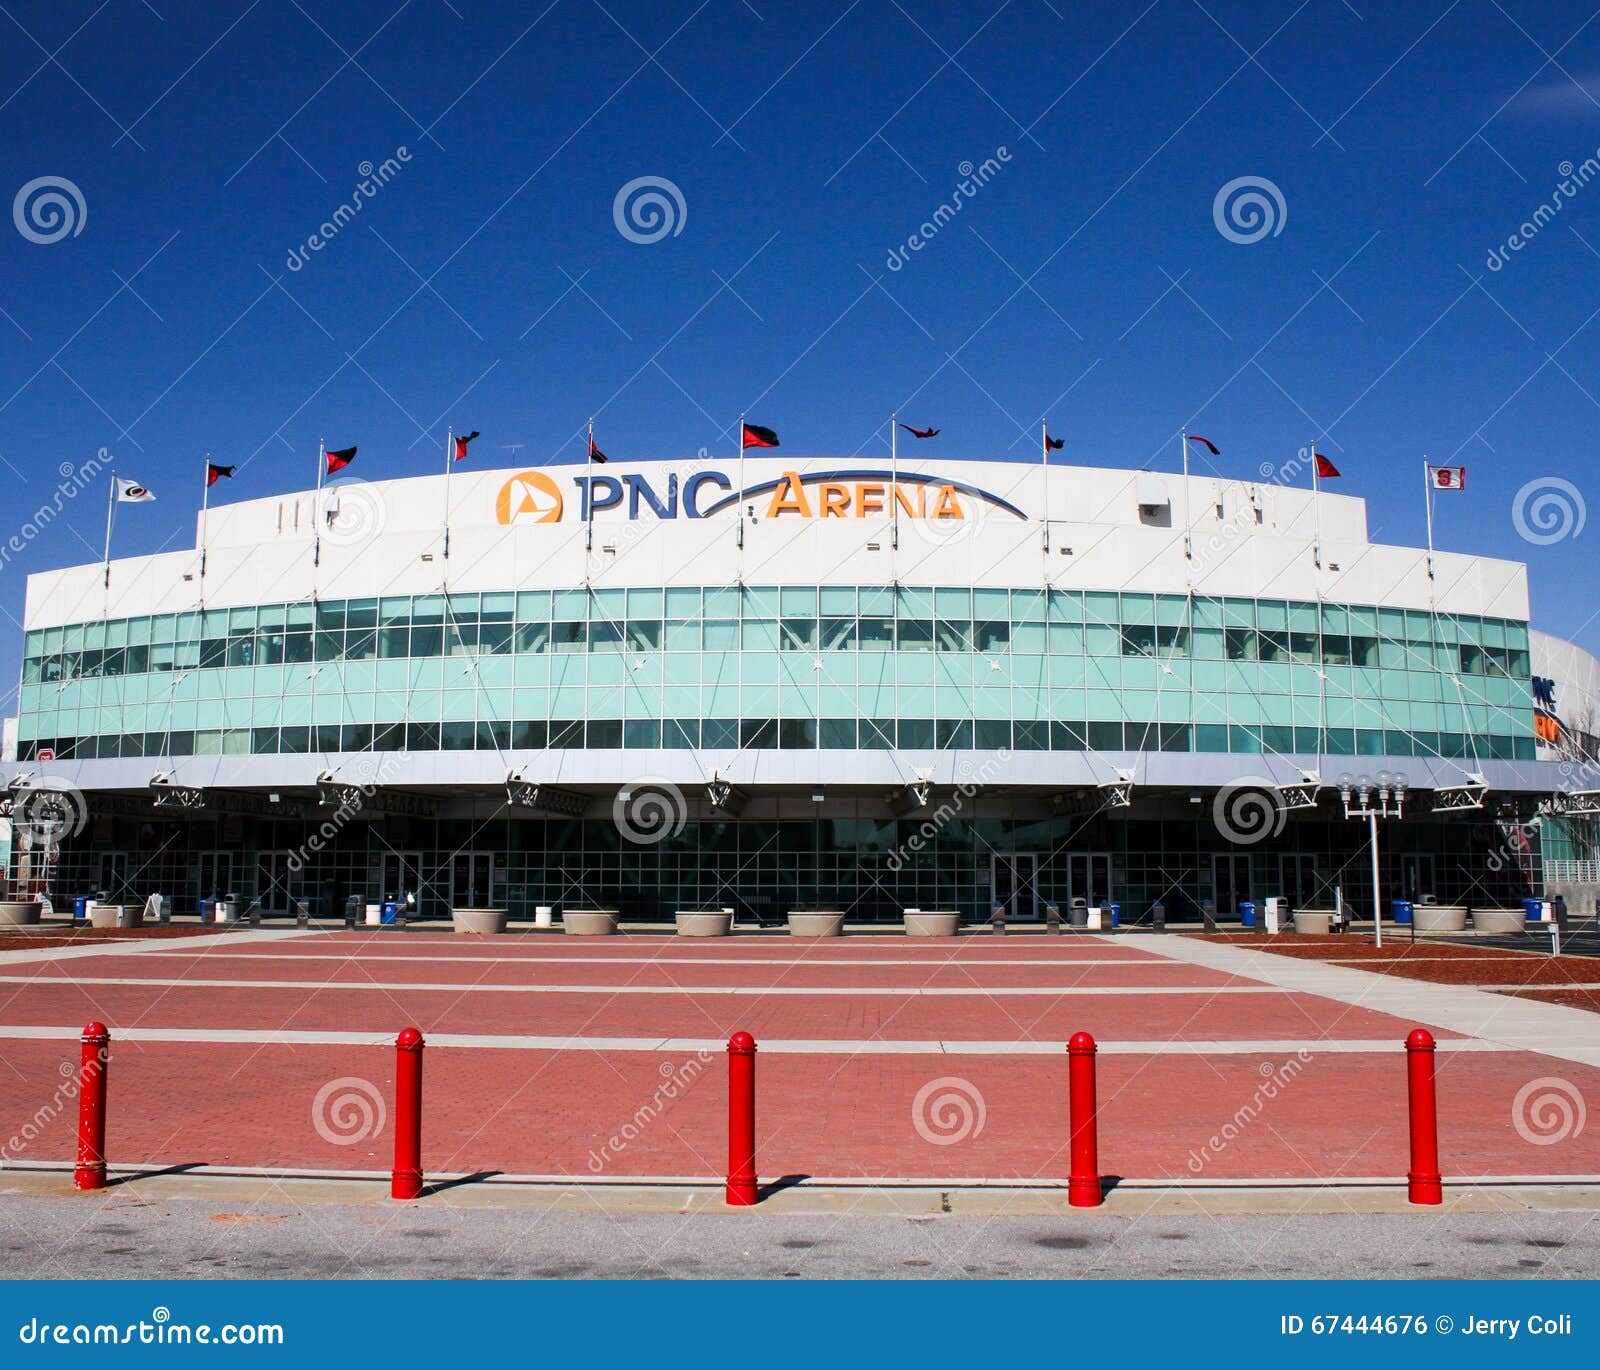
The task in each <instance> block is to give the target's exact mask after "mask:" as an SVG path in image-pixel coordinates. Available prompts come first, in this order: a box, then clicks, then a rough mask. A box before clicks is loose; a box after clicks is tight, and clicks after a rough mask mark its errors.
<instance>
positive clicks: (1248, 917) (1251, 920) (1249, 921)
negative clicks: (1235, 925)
mask: <svg viewBox="0 0 1600 1370" xmlns="http://www.w3.org/2000/svg"><path fill="white" fill-rule="evenodd" d="M1239 922H1240V923H1241V924H1243V925H1244V926H1245V927H1247V928H1253V927H1255V925H1256V906H1255V905H1254V904H1253V903H1251V902H1250V900H1248V899H1245V900H1243V901H1241V902H1240V904H1239Z"/></svg>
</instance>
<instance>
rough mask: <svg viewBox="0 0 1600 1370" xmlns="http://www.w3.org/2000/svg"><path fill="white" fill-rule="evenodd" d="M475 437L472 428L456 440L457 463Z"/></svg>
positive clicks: (464, 455)
mask: <svg viewBox="0 0 1600 1370" xmlns="http://www.w3.org/2000/svg"><path fill="white" fill-rule="evenodd" d="M477 436H478V430H477V429H476V428H474V429H473V430H472V431H471V432H470V433H466V434H463V435H462V436H461V437H458V438H457V439H456V460H457V461H465V460H466V459H467V444H468V443H469V442H471V441H472V440H473V439H474V438H475V437H477ZM351 450H352V451H354V450H355V449H354V448H352V449H351Z"/></svg>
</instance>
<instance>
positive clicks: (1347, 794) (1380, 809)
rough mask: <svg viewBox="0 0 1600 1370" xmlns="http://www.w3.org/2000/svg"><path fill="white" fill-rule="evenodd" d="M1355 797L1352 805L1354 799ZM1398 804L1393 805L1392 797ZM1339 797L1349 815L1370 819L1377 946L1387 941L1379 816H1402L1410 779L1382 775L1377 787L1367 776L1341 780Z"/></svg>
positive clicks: (1374, 931) (1368, 833)
mask: <svg viewBox="0 0 1600 1370" xmlns="http://www.w3.org/2000/svg"><path fill="white" fill-rule="evenodd" d="M1352 799H1353V800H1354V801H1355V802H1354V806H1353V807H1352V804H1351V800H1352ZM1391 799H1392V800H1393V801H1394V807H1393V808H1392V809H1391V808H1390V807H1389V802H1390V800H1391ZM1339 800H1340V802H1341V803H1342V804H1343V805H1344V816H1345V817H1346V818H1365V819H1366V820H1367V839H1368V842H1369V843H1370V845H1371V848H1372V944H1373V945H1374V946H1377V947H1381V946H1382V945H1383V892H1382V888H1381V885H1380V880H1379V875H1378V820H1379V819H1380V818H1401V817H1403V816H1404V814H1405V807H1406V782H1405V781H1404V780H1402V779H1400V778H1399V777H1398V776H1397V777H1396V778H1395V779H1394V781H1393V782H1391V781H1390V780H1389V777H1388V775H1387V774H1380V775H1379V776H1378V783H1377V785H1376V787H1374V786H1373V785H1372V784H1371V783H1370V782H1368V781H1366V780H1364V779H1363V780H1358V781H1356V782H1354V784H1352V783H1351V782H1350V781H1349V780H1343V781H1341V782H1340V784H1339Z"/></svg>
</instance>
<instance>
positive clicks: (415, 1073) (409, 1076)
mask: <svg viewBox="0 0 1600 1370" xmlns="http://www.w3.org/2000/svg"><path fill="white" fill-rule="evenodd" d="M424 1045H425V1043H424V1042H423V1040H422V1034H421V1033H420V1032H418V1031H417V1030H416V1028H412V1027H408V1028H406V1029H405V1030H404V1031H403V1032H402V1033H401V1034H400V1035H399V1036H398V1037H396V1038H395V1039H394V1173H393V1174H392V1175H391V1176H390V1177H389V1197H390V1198H391V1199H420V1198H421V1197H422V1048H423V1046H424Z"/></svg>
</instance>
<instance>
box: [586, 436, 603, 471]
mask: <svg viewBox="0 0 1600 1370" xmlns="http://www.w3.org/2000/svg"><path fill="white" fill-rule="evenodd" d="M589 460H590V461H597V462H599V463H600V464H601V465H602V466H604V465H605V463H606V454H605V453H604V452H602V451H601V450H600V449H599V448H598V447H596V446H595V445H594V434H593V433H591V434H589Z"/></svg>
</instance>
